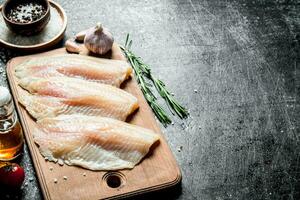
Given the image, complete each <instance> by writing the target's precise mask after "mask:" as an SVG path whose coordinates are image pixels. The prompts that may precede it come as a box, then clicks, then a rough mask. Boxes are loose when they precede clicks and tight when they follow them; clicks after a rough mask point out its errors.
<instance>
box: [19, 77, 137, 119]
mask: <svg viewBox="0 0 300 200" xmlns="http://www.w3.org/2000/svg"><path fill="white" fill-rule="evenodd" d="M19 85H20V86H21V87H23V88H24V89H26V90H27V91H29V92H30V93H31V94H28V93H26V92H25V91H23V92H22V90H21V89H20V90H19V92H20V91H21V92H20V94H19V100H20V103H22V104H23V105H24V106H25V107H26V110H27V111H28V112H29V113H30V114H31V115H32V116H33V117H35V118H36V119H41V118H44V117H52V116H57V115H60V114H74V113H79V114H85V115H94V116H102V117H112V118H115V119H119V120H123V121H125V120H126V118H127V116H128V115H130V114H131V113H133V112H134V111H135V110H136V109H137V108H138V102H137V98H136V97H134V96H133V95H131V94H129V93H127V92H125V91H124V90H121V89H119V88H116V87H113V86H111V85H106V84H101V83H95V82H88V81H85V80H81V79H75V78H69V77H50V78H47V79H44V78H33V77H28V78H23V79H21V80H19ZM32 94H33V95H32Z"/></svg>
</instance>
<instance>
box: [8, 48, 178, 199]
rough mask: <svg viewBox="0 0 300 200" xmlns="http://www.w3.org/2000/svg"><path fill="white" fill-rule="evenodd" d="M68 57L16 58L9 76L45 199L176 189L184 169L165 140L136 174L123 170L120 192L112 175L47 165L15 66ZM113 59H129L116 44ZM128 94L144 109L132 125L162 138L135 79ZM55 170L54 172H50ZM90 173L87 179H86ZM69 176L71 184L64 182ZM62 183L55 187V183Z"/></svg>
mask: <svg viewBox="0 0 300 200" xmlns="http://www.w3.org/2000/svg"><path fill="white" fill-rule="evenodd" d="M58 53H67V52H66V51H65V49H64V48H62V49H57V50H53V51H49V52H46V53H41V54H35V55H29V56H23V57H16V58H13V59H12V60H10V61H9V62H8V64H7V76H8V80H9V84H10V87H11V90H12V95H13V98H14V100H15V102H16V109H17V111H18V113H19V116H20V119H21V123H22V126H23V130H24V134H25V137H26V141H27V144H28V146H29V149H30V153H31V156H32V158H33V163H34V166H35V169H36V172H37V176H38V179H39V182H40V186H41V189H42V191H43V195H44V198H45V199H53V200H54V199H81V200H82V199H115V198H123V197H128V196H132V195H137V194H141V193H146V192H149V191H154V190H159V189H162V188H167V187H170V186H174V185H176V184H177V183H179V182H180V180H181V173H180V169H179V167H178V165H177V163H176V160H175V159H174V157H173V154H172V152H171V151H170V149H169V147H168V144H167V142H166V141H165V139H164V137H162V139H161V142H160V144H159V145H158V146H157V147H156V148H155V149H154V151H153V152H152V153H151V155H148V156H147V157H146V158H145V159H144V160H143V161H142V162H141V163H140V164H138V165H137V166H136V167H135V168H134V169H132V170H120V171H118V173H119V174H120V175H121V176H123V181H124V184H123V185H122V186H121V187H118V188H111V187H109V186H108V185H107V183H106V180H105V177H106V176H107V175H110V174H111V173H112V172H106V171H100V172H93V171H90V170H86V169H83V168H79V167H74V166H67V165H64V166H60V165H58V164H55V163H53V162H47V161H45V159H44V158H43V157H42V156H41V154H40V153H39V150H38V148H37V146H36V145H35V143H34V141H33V138H32V134H31V130H32V129H33V128H34V126H35V125H36V124H35V121H34V120H33V119H32V118H31V117H30V116H29V115H28V113H27V111H26V110H25V109H24V108H23V106H21V105H20V104H18V92H17V87H19V86H17V82H16V79H15V77H14V75H13V73H14V66H16V65H17V64H18V63H20V62H22V61H24V60H25V59H27V58H31V57H34V56H44V55H53V54H58ZM111 57H112V59H114V58H116V59H123V60H124V59H125V58H124V56H123V54H122V52H121V50H120V48H119V47H118V45H116V44H114V46H113V51H112V54H111ZM123 89H124V90H126V91H128V92H130V93H131V94H133V95H134V96H136V97H137V98H138V102H139V105H140V108H139V110H138V112H137V113H135V114H134V115H133V116H132V117H131V118H130V120H129V123H132V124H137V125H139V126H142V127H145V128H149V129H152V130H154V131H155V132H157V133H160V134H161V131H160V128H159V126H158V124H157V122H156V120H155V117H154V115H153V113H152V110H151V109H150V107H149V106H148V104H147V102H146V101H145V99H144V97H143V94H142V92H141V91H140V89H139V86H138V85H137V82H136V81H135V79H134V78H133V79H131V80H129V81H127V82H126V84H125V85H124V88H123ZM50 167H53V170H52V171H51V170H50ZM83 173H86V176H83ZM63 176H67V177H68V180H63ZM55 178H56V179H58V183H54V179H55Z"/></svg>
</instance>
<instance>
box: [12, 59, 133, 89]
mask: <svg viewBox="0 0 300 200" xmlns="http://www.w3.org/2000/svg"><path fill="white" fill-rule="evenodd" d="M131 74H132V69H131V67H130V66H129V65H128V63H127V62H125V61H120V60H111V59H103V58H94V57H91V56H83V55H77V54H57V55H52V56H43V57H35V58H30V59H28V60H25V61H24V62H22V63H20V64H19V65H17V66H16V67H15V75H16V77H18V78H19V79H22V78H24V77H28V76H33V77H40V78H47V77H52V76H69V77H76V78H81V79H85V80H89V81H95V82H100V83H105V84H109V85H113V86H117V87H120V85H121V83H122V82H123V81H124V80H126V79H128V78H129V77H130V76H131Z"/></svg>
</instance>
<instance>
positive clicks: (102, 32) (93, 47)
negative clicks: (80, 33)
mask: <svg viewBox="0 0 300 200" xmlns="http://www.w3.org/2000/svg"><path fill="white" fill-rule="evenodd" d="M113 42H114V38H113V36H112V34H111V33H110V32H109V30H108V29H106V28H104V27H103V26H102V24H100V23H98V24H97V26H96V27H93V28H91V29H89V30H88V31H87V32H86V35H85V37H84V45H85V47H86V48H87V49H88V50H90V51H91V52H93V53H96V54H105V53H107V52H108V51H109V50H110V49H111V47H112V45H113Z"/></svg>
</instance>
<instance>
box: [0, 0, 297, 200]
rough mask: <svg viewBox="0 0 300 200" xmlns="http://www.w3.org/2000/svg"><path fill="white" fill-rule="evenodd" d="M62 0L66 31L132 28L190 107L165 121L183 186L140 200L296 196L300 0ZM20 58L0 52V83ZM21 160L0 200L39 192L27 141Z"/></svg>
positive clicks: (30, 197) (121, 34)
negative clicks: (21, 175)
mask: <svg viewBox="0 0 300 200" xmlns="http://www.w3.org/2000/svg"><path fill="white" fill-rule="evenodd" d="M1 2H3V0H0V3H1ZM58 2H59V3H60V4H61V5H62V7H63V8H64V9H65V11H66V13H67V15H68V27H67V32H66V38H68V37H71V36H73V35H74V34H75V33H77V32H78V31H80V30H83V29H86V28H89V27H91V26H93V25H94V24H95V23H96V22H97V21H101V22H102V23H103V24H104V25H105V26H107V27H109V28H110V30H111V31H112V32H113V34H114V36H115V39H116V40H117V41H118V42H119V43H123V42H124V40H125V36H126V34H127V33H130V34H131V36H132V39H133V50H134V52H136V54H138V55H140V56H141V57H142V58H144V60H145V61H146V62H147V63H148V64H150V65H151V67H152V69H153V73H154V74H155V75H156V76H158V77H159V78H161V79H163V80H164V81H165V83H166V84H167V85H168V87H169V89H170V90H171V91H172V92H174V93H175V96H176V97H177V98H178V100H179V101H180V102H182V103H183V104H184V105H185V106H186V107H187V108H189V112H190V117H189V118H188V119H187V120H184V121H181V120H179V119H178V118H176V117H174V123H175V124H174V125H170V126H169V127H167V128H163V127H162V130H163V132H164V134H165V136H166V138H167V140H168V143H169V145H170V147H171V149H172V150H173V153H174V154H175V156H176V159H177V161H178V163H179V165H180V167H181V169H182V175H183V179H182V184H181V186H179V187H177V188H175V189H174V190H171V191H165V192H162V193H159V194H152V195H150V196H147V197H141V199H146V198H147V199H153V198H155V197H156V198H157V197H159V196H160V197H162V195H164V199H182V200H186V199H201V200H211V199H216V200H225V199H270V200H273V199H291V200H292V199H300V193H299V190H300V163H299V162H300V146H299V140H300V134H299V113H300V112H299V93H300V91H299V76H300V75H299V74H300V70H299V63H300V62H299V61H300V59H299V58H300V56H299V39H300V2H299V1H288V0H276V1H264V0H253V1H234V0H233V1H230V0H220V1H216V0H201V1H200V0H198V1H197V0H194V1H192V0H189V1H179V0H177V1H176V0H154V1H149V0H148V1H138V0H134V1H131V0H126V1H125V0H124V1H123V0H114V1H106V0H102V1H99V0H94V1H93V0H80V1H78V0H77V1H71V0H70V1H66V0H58ZM15 55H17V54H16V53H15V52H11V51H7V50H6V49H0V58H1V62H0V75H1V76H0V84H1V85H6V84H7V82H6V74H5V62H7V60H8V59H9V58H11V57H12V56H15ZM162 103H163V102H162ZM180 146H182V147H183V149H182V151H180V152H179V151H178V148H179V147H180ZM21 165H22V166H23V167H24V168H25V169H26V180H25V183H24V185H23V187H22V190H20V191H19V192H18V194H14V195H12V194H11V193H8V192H3V191H2V192H1V193H0V199H6V198H11V199H18V198H21V199H26V200H35V199H41V197H42V196H41V193H40V189H39V187H38V184H37V180H36V177H35V174H34V169H33V166H32V163H31V161H30V157H29V154H28V150H27V148H26V147H25V153H24V156H23V157H22V159H21Z"/></svg>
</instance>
